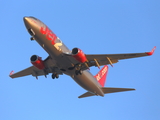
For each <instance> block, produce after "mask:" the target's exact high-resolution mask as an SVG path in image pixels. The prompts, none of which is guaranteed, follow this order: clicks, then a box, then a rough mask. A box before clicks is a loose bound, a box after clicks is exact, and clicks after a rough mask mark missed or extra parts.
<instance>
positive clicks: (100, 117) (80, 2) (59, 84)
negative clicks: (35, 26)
mask: <svg viewBox="0 0 160 120" xmlns="http://www.w3.org/2000/svg"><path fill="white" fill-rule="evenodd" d="M159 5H160V1H159V0H100V1H93V0H87V1H86V0H66V1H65V0H63V1H62V0H45V1H43V0H37V1H36V0H16V1H13V0H10V1H2V0H1V4H0V15H1V18H0V28H1V30H0V36H1V37H0V42H1V43H0V53H1V59H0V63H1V75H0V120H160V94H159V93H160V74H159V72H160V64H159V60H160V57H159V55H160V51H159V45H160V23H159V22H160V6H159ZM24 16H34V17H37V18H38V19H40V20H41V21H43V22H44V23H46V24H47V25H48V26H49V27H50V28H51V29H52V30H53V32H55V33H56V34H57V36H59V38H60V39H61V40H62V41H63V42H64V43H65V44H66V45H67V46H68V47H69V48H70V49H72V48H74V47H79V48H80V49H82V50H83V51H84V52H85V53H86V54H94V53H95V54H104V53H107V54H112V53H137V52H147V51H150V50H151V49H152V48H153V47H154V46H157V49H156V51H155V54H154V55H153V56H151V57H143V58H135V59H128V60H122V61H119V62H118V63H117V64H114V67H113V68H112V67H111V66H109V73H108V77H107V83H106V86H107V87H126V88H135V89H136V91H133V92H123V93H114V94H108V95H105V97H88V98H84V99H78V98H77V97H78V96H79V95H81V94H83V93H84V92H86V91H85V90H84V89H82V88H81V87H80V86H78V85H77V84H76V83H75V82H74V81H73V80H72V79H71V78H70V77H68V76H66V75H64V76H60V78H59V79H56V80H52V79H51V76H50V75H49V76H48V79H46V78H45V77H43V76H42V77H39V80H36V79H35V78H34V77H32V76H27V77H22V78H17V79H11V78H9V76H8V74H9V73H10V71H11V70H14V71H15V72H17V71H20V70H22V69H24V68H26V67H29V66H31V63H30V60H29V59H30V57H31V56H32V55H33V54H37V55H39V56H41V57H42V58H43V59H45V58H46V57H47V56H48V54H47V53H46V52H45V51H44V50H43V49H42V48H41V47H40V46H39V45H38V43H36V42H35V41H30V39H29V38H30V35H29V34H28V32H27V31H26V28H25V26H24V23H23V19H22V18H23V17H24ZM98 71H99V69H98V68H92V69H91V72H92V73H93V74H96V73H97V72H98Z"/></svg>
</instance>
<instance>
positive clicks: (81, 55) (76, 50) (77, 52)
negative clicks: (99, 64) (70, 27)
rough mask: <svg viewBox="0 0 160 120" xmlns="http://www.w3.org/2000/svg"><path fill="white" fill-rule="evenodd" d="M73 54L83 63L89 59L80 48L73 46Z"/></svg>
mask: <svg viewBox="0 0 160 120" xmlns="http://www.w3.org/2000/svg"><path fill="white" fill-rule="evenodd" d="M72 55H73V57H74V58H75V59H76V60H77V61H79V62H81V63H84V62H86V61H87V58H86V56H85V54H84V53H83V51H82V50H80V49H79V48H73V49H72Z"/></svg>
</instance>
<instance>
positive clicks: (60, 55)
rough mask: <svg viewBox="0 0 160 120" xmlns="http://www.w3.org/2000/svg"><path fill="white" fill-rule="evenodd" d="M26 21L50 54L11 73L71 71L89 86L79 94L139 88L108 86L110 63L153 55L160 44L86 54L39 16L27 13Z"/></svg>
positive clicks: (14, 76)
mask: <svg viewBox="0 0 160 120" xmlns="http://www.w3.org/2000/svg"><path fill="white" fill-rule="evenodd" d="M23 20H24V24H25V26H26V28H27V31H28V32H29V34H30V35H31V38H30V39H31V40H32V41H33V40H35V41H37V42H38V44H39V45H40V46H41V47H42V48H43V49H44V50H45V51H46V52H47V53H48V54H49V56H48V57H47V58H46V59H44V60H42V58H41V57H39V56H38V55H32V56H31V58H30V61H31V64H32V66H31V67H29V68H26V69H24V70H22V71H20V72H17V73H13V71H12V72H11V73H10V75H9V76H10V77H11V78H17V77H22V76H27V75H32V76H35V77H36V78H37V79H38V76H42V75H43V76H45V77H47V75H48V74H49V73H51V74H52V78H53V79H55V78H58V77H59V75H62V74H66V75H69V76H70V77H71V78H72V79H73V80H74V81H75V82H77V83H78V84H79V85H80V86H81V87H82V88H84V89H85V90H87V92H86V93H84V94H82V95H80V96H79V98H83V97H89V96H104V94H107V93H114V92H122V91H130V90H135V89H132V88H110V87H104V84H105V81H106V76H107V73H108V66H107V65H108V64H110V65H111V66H112V65H113V64H114V63H117V62H118V61H119V60H122V59H129V58H136V57H143V56H150V55H152V54H153V53H154V50H155V49H156V47H154V48H153V49H152V50H151V51H150V52H144V53H130V54H85V53H84V52H83V51H82V50H81V49H79V48H73V49H72V50H69V49H68V48H67V47H66V46H65V45H64V43H63V42H62V41H61V40H60V38H59V37H57V36H56V35H55V34H54V33H53V32H52V31H51V30H50V29H49V27H48V26H47V25H45V24H44V23H43V22H42V21H40V20H39V19H37V18H35V17H24V18H23ZM92 66H96V67H98V68H99V67H100V66H104V67H103V68H102V69H101V70H100V71H99V73H97V75H95V76H93V75H92V74H91V73H90V71H89V68H90V67H92Z"/></svg>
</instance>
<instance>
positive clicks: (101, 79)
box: [94, 65, 108, 87]
mask: <svg viewBox="0 0 160 120" xmlns="http://www.w3.org/2000/svg"><path fill="white" fill-rule="evenodd" d="M107 73H108V66H107V65H105V66H104V67H103V68H102V69H101V70H100V71H99V72H98V73H97V74H96V75H95V76H94V77H95V78H96V79H97V81H98V82H99V84H100V85H101V86H102V87H104V85H105V81H106V76H107Z"/></svg>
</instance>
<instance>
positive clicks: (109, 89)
mask: <svg viewBox="0 0 160 120" xmlns="http://www.w3.org/2000/svg"><path fill="white" fill-rule="evenodd" d="M101 89H102V91H103V93H104V94H108V93H115V92H124V91H132V90H135V89H133V88H110V87H102V88H101ZM90 96H95V94H92V93H90V92H86V93H84V94H82V95H81V96H79V97H78V98H84V97H90Z"/></svg>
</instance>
